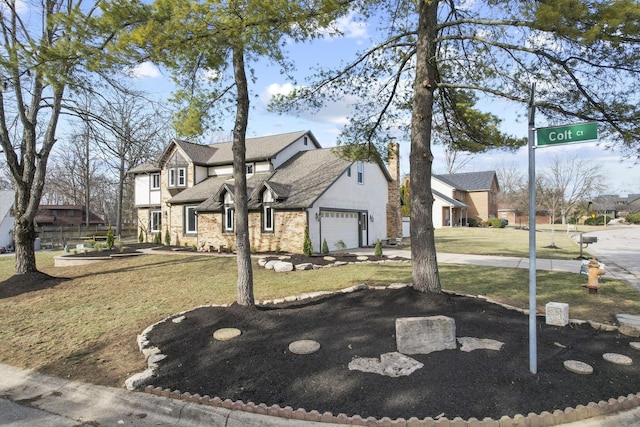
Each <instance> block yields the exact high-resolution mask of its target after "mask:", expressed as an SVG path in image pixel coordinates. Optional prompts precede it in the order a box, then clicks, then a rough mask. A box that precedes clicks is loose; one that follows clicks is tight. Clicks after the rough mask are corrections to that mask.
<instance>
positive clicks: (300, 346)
mask: <svg viewBox="0 0 640 427" xmlns="http://www.w3.org/2000/svg"><path fill="white" fill-rule="evenodd" d="M318 350H320V343H319V342H317V341H313V340H298V341H294V342H292V343H291V344H289V351H290V352H291V353H293V354H311V353H315V352H316V351H318Z"/></svg>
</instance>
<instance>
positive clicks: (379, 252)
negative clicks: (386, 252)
mask: <svg viewBox="0 0 640 427" xmlns="http://www.w3.org/2000/svg"><path fill="white" fill-rule="evenodd" d="M374 254H375V256H382V243H381V242H380V239H378V240H376V249H375V252H374Z"/></svg>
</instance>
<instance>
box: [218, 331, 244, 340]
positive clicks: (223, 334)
mask: <svg viewBox="0 0 640 427" xmlns="http://www.w3.org/2000/svg"><path fill="white" fill-rule="evenodd" d="M240 334H242V332H241V331H240V329H236V328H221V329H218V330H217V331H215V332H214V333H213V339H215V340H218V341H228V340H230V339H233V338H235V337H237V336H239V335H240Z"/></svg>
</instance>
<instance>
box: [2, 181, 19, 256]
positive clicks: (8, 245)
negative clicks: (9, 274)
mask: <svg viewBox="0 0 640 427" xmlns="http://www.w3.org/2000/svg"><path fill="white" fill-rule="evenodd" d="M15 197H16V196H15V193H14V191H13V190H0V252H2V251H3V250H4V251H7V250H12V249H13V224H14V218H13V215H12V214H11V210H12V209H13V204H14V202H15Z"/></svg>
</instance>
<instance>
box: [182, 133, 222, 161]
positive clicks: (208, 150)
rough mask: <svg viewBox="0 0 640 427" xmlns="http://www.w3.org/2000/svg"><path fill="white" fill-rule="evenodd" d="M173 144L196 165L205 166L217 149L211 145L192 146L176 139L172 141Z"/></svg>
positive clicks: (192, 144)
mask: <svg viewBox="0 0 640 427" xmlns="http://www.w3.org/2000/svg"><path fill="white" fill-rule="evenodd" d="M174 142H175V143H176V145H177V146H178V147H180V148H181V149H182V151H184V152H185V154H186V155H187V156H189V158H190V159H191V161H192V162H193V163H195V164H198V165H204V164H206V163H207V161H208V160H209V159H210V158H211V156H214V155H215V153H216V151H218V149H217V148H215V147H214V146H211V145H202V144H194V143H192V142H188V141H183V140H178V139H176V140H174Z"/></svg>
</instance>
